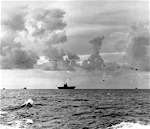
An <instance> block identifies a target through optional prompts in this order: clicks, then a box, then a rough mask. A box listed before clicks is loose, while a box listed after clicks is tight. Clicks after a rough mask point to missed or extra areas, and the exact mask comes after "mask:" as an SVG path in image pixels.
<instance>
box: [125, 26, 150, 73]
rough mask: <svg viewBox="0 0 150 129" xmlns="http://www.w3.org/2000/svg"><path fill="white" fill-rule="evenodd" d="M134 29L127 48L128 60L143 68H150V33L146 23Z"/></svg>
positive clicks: (133, 64)
mask: <svg viewBox="0 0 150 129" xmlns="http://www.w3.org/2000/svg"><path fill="white" fill-rule="evenodd" d="M132 29H133V32H132V37H131V43H130V44H129V45H128V49H127V59H128V62H129V63H130V64H131V65H132V66H134V67H137V68H139V69H141V70H146V71H147V70H150V53H149V51H150V35H149V31H148V29H147V28H145V25H143V28H142V26H136V27H134V28H132Z"/></svg>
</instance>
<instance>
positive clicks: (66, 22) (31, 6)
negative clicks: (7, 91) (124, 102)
mask: <svg viewBox="0 0 150 129" xmlns="http://www.w3.org/2000/svg"><path fill="white" fill-rule="evenodd" d="M149 6H150V4H149V1H148V0H76V1H73V0H55V1H54V0H53V1H52V0H42V1H40V0H38V1H35V0H32V1H29V0H28V1H19V0H16V1H14V0H9V1H7V0H6V1H2V3H1V46H0V66H1V68H2V69H9V70H6V71H5V72H4V70H1V71H2V73H3V74H1V75H2V78H3V79H2V80H3V84H5V85H7V86H8V87H9V88H10V87H11V86H10V85H11V84H12V83H13V85H14V87H15V86H16V87H17V88H18V87H19V85H20V83H21V82H24V83H25V82H28V81H27V80H30V81H29V82H30V83H32V85H33V86H34V87H32V88H35V87H36V85H37V84H39V86H38V87H40V84H42V83H43V82H45V83H44V84H45V86H46V88H48V86H49V85H50V84H51V85H52V88H55V87H54V85H56V84H57V83H56V82H60V81H63V80H65V79H64V78H62V77H61V76H65V73H61V72H60V73H61V74H58V73H55V74H56V75H55V74H54V73H53V74H54V76H53V77H52V74H51V73H48V74H47V71H43V72H42V73H41V71H38V70H37V71H36V69H33V68H34V66H35V65H37V62H40V61H42V62H43V63H47V62H48V61H47V60H48V59H51V58H52V59H56V58H57V60H60V61H61V62H63V65H65V67H66V69H67V70H68V69H71V68H72V67H70V66H69V64H70V63H69V61H70V60H77V56H79V57H80V59H81V58H82V59H84V60H85V58H87V57H90V55H91V58H89V60H88V61H87V62H85V63H84V65H83V67H82V68H83V69H87V67H88V70H91V69H93V68H94V69H96V68H97V67H100V66H99V63H101V64H102V65H103V62H112V63H115V64H117V63H122V62H123V63H124V64H128V65H132V66H133V67H138V68H139V69H141V70H142V71H141V72H142V73H141V75H140V74H137V72H135V73H134V74H133V73H132V72H131V71H130V72H131V73H130V72H129V71H128V72H129V73H128V72H124V71H122V70H121V71H120V72H118V74H117V73H116V72H114V73H112V72H111V69H113V68H114V67H115V66H114V64H112V65H111V66H110V64H109V65H108V67H107V69H106V71H105V72H106V73H107V71H109V70H110V73H108V74H107V79H108V78H110V80H109V79H108V80H109V81H108V82H106V83H105V84H103V86H102V88H104V87H107V88H119V86H120V84H121V83H122V84H123V86H122V87H121V88H125V87H126V85H128V86H127V88H134V87H135V84H134V83H133V82H132V81H133V80H135V82H136V84H137V85H139V86H140V84H141V83H140V82H143V84H144V85H143V88H147V87H149V86H148V78H149V74H146V75H145V73H143V71H144V72H145V71H149V70H150V67H149V66H150V60H149V59H150V53H149V51H150V42H149V39H150V35H149V29H150V26H149V22H150V19H149V18H150V10H149ZM97 52H98V54H101V56H100V57H99V56H98V55H96V53H97ZM66 53H67V56H68V57H67V58H68V59H69V60H63V59H64V56H65V54H66ZM87 55H88V56H87ZM92 57H94V58H92ZM94 59H98V60H99V62H94ZM67 61H68V62H67ZM89 62H90V63H89ZM88 63H89V64H88ZM41 64H42V63H41ZM71 65H72V64H71ZM16 68H17V69H21V70H19V71H18V70H17V71H16V72H15V73H16V74H15V75H16V76H13V75H14V71H15V70H16ZM28 69H31V70H28ZM44 69H48V68H47V66H44ZM108 69H109V70H108ZM11 72H12V73H11ZM84 72H85V71H84ZM84 72H83V73H82V74H81V75H80V74H79V73H78V72H77V73H75V75H70V76H72V77H73V78H74V79H76V80H78V81H79V83H78V84H77V85H79V87H80V85H82V86H81V87H80V88H83V87H84V88H90V85H87V84H90V82H96V81H98V78H99V77H101V78H102V79H103V77H104V75H101V74H100V75H99V74H98V75H97V74H96V75H94V77H95V78H93V81H91V80H92V77H93V74H91V73H89V75H88V76H87V75H86V73H84ZM127 73H128V74H127ZM77 74H79V75H78V76H79V77H81V78H77V77H76V76H77ZM116 74H117V75H118V76H116V78H114V75H116ZM37 75H39V76H40V77H39V76H38V77H37ZM7 76H9V81H8V78H7ZM29 77H30V78H29ZM48 77H50V78H52V79H54V80H55V83H51V81H52V80H49V79H48ZM128 77H129V78H130V77H131V78H130V79H131V82H128V83H129V84H128V83H127V80H128ZM17 78H19V79H18V81H17V80H16V79H17ZM89 78H90V82H88V81H87V80H89ZM118 78H120V82H118ZM32 79H33V80H32ZM14 80H16V81H14ZM37 80H39V81H37ZM113 80H115V81H113ZM36 82H37V83H36ZM76 82H77V81H76ZM34 83H35V84H34ZM97 84H99V81H98V82H96V83H95V88H97V87H98V85H97ZM117 84H118V85H117Z"/></svg>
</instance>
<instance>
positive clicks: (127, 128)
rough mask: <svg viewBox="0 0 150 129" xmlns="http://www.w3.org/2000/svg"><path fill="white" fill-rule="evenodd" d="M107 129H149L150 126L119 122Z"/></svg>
mask: <svg viewBox="0 0 150 129" xmlns="http://www.w3.org/2000/svg"><path fill="white" fill-rule="evenodd" d="M107 129H150V124H149V125H144V124H141V123H131V122H121V123H120V124H117V125H113V126H112V127H109V128H107Z"/></svg>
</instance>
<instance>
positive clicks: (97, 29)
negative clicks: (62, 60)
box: [2, 0, 149, 54]
mask: <svg viewBox="0 0 150 129" xmlns="http://www.w3.org/2000/svg"><path fill="white" fill-rule="evenodd" d="M148 6H149V4H148V0H94V1H85V0H78V1H72V0H67V1H63V0H55V1H45V2H44V1H43V2H41V1H38V2H37V1H35V2H34V1H33V2H31V1H25V2H20V1H16V2H14V1H13V2H9V1H8V2H7V1H5V2H3V3H2V21H3V20H5V19H9V18H11V17H12V15H13V14H14V13H16V12H17V13H19V12H20V14H21V15H23V14H22V13H23V11H24V10H27V11H28V13H33V11H32V10H33V9H34V8H44V9H52V8H60V9H62V10H64V11H65V12H66V13H65V15H64V20H65V21H66V23H67V26H66V27H65V31H66V34H67V39H68V40H67V41H66V42H65V43H63V44H61V45H59V47H60V46H61V47H63V48H64V49H68V50H71V51H73V52H75V53H77V54H88V53H89V52H90V48H91V46H90V44H89V43H88V42H89V40H90V39H92V38H94V37H96V36H101V35H104V36H105V37H106V38H105V40H104V43H103V46H102V52H116V51H124V46H125V44H126V43H127V41H128V34H129V32H130V30H131V26H132V25H135V24H139V23H140V24H146V23H148V18H149V12H148V11H149V9H148ZM13 20H14V21H13V22H14V23H15V22H16V23H18V26H19V21H17V20H19V19H13ZM28 45H29V46H30V44H28ZM36 47H37V48H35V46H34V48H35V49H38V46H36ZM40 48H41V46H40Z"/></svg>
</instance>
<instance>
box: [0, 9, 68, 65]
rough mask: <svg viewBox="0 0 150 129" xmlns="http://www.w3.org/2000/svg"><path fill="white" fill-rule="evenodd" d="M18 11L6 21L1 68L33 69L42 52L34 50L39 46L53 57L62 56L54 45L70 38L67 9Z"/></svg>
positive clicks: (59, 57)
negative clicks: (65, 17) (66, 18)
mask: <svg viewBox="0 0 150 129" xmlns="http://www.w3.org/2000/svg"><path fill="white" fill-rule="evenodd" d="M18 10H20V11H16V12H13V13H10V14H8V16H7V18H5V19H4V20H3V22H2V26H3V27H4V31H5V32H6V35H4V36H3V37H2V39H1V46H0V49H1V53H0V54H1V68H33V66H34V64H36V62H37V59H38V57H37V55H39V53H38V51H36V52H37V53H35V50H33V48H36V46H37V47H39V48H40V47H41V48H42V50H43V51H42V53H43V55H44V56H47V57H48V58H49V60H50V59H56V60H57V59H62V53H61V52H59V50H57V48H56V47H55V46H54V45H56V44H59V43H64V42H65V41H66V40H67V36H66V33H65V31H64V28H65V26H66V23H65V22H64V21H63V17H64V14H65V12H64V11H62V10H60V9H30V8H19V9H18ZM7 32H8V33H9V35H7ZM28 43H29V44H28ZM27 46H28V47H27ZM43 46H44V47H43ZM33 51H34V52H33Z"/></svg>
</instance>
